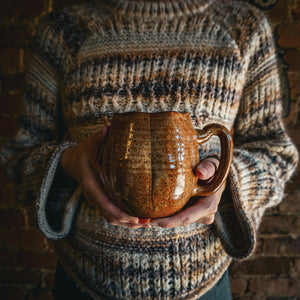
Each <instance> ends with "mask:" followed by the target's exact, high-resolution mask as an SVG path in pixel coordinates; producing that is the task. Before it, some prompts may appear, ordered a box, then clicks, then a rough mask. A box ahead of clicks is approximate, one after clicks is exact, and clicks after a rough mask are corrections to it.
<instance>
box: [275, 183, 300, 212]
mask: <svg viewBox="0 0 300 300" xmlns="http://www.w3.org/2000/svg"><path fill="white" fill-rule="evenodd" d="M298 182H299V181H297V183H296V182H295V183H294V187H292V184H290V185H288V188H289V189H287V191H286V193H288V196H287V197H285V198H284V199H283V201H282V202H281V203H280V205H279V211H280V212H281V213H282V214H284V213H291V214H299V213H300V207H299V206H300V205H299V203H300V194H299V183H298ZM297 185H298V189H297V187H296V186H297Z"/></svg>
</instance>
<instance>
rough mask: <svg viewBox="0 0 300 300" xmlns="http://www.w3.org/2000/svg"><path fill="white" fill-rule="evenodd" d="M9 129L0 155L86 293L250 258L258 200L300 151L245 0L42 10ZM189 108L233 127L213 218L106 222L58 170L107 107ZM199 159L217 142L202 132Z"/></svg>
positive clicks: (271, 57) (165, 286) (174, 295)
mask: <svg viewBox="0 0 300 300" xmlns="http://www.w3.org/2000/svg"><path fill="white" fill-rule="evenodd" d="M35 45H36V47H35V52H34V55H33V57H32V60H31V63H30V65H29V68H28V76H27V85H26V87H27V88H26V94H25V97H24V108H23V112H22V117H21V118H20V129H19V131H18V133H17V134H16V136H15V137H14V138H12V139H10V140H9V141H7V142H6V143H5V144H3V145H2V148H1V152H0V154H1V155H0V157H1V161H2V163H3V164H4V165H5V166H6V168H7V171H8V174H9V175H10V176H11V177H12V178H13V179H14V180H16V182H18V187H17V191H18V194H19V197H20V199H36V205H37V219H38V224H39V227H40V229H41V230H42V232H43V233H44V234H45V236H46V237H48V238H49V239H52V240H53V244H54V246H55V249H56V251H57V255H58V256H59V259H60V260H61V262H62V264H63V266H64V268H65V269H66V271H67V273H68V274H69V275H70V276H71V277H72V278H73V279H74V280H75V281H76V283H77V284H78V285H79V286H80V287H81V288H82V290H84V291H85V292H87V293H88V294H89V295H91V296H92V297H93V298H94V299H126V300H129V299H136V300H141V299H172V300H174V299H196V298H198V297H199V296H201V295H202V294H204V293H205V292H206V291H208V290H209V289H210V288H211V287H212V286H214V285H215V283H216V282H217V281H218V280H219V279H220V278H221V276H222V274H223V273H224V272H225V271H226V269H227V268H228V266H229V264H230V262H231V260H232V258H234V259H245V258H247V257H249V256H250V255H251V254H252V253H253V251H254V249H255V243H256V232H257V229H258V226H259V224H260V221H261V218H262V216H263V213H264V211H265V210H266V208H268V207H271V206H274V205H276V204H278V203H279V202H280V201H281V200H282V198H283V192H284V185H285V182H286V181H287V180H288V179H289V178H290V176H291V175H292V173H293V171H294V169H295V166H296V164H297V161H298V154H297V151H296V148H295V146H294V145H293V143H292V142H291V140H290V138H289V137H288V136H287V133H286V131H285V128H284V125H283V121H282V117H281V114H282V106H281V102H282V98H283V97H284V91H285V90H284V86H283V82H282V80H281V79H280V68H279V67H278V66H279V64H278V58H277V56H276V47H275V45H274V40H273V36H272V28H271V26H270V25H269V23H268V21H267V19H266V18H265V16H264V15H263V14H262V13H261V12H260V11H259V10H257V9H256V8H254V7H252V6H251V5H248V4H246V3H244V2H243V3H239V2H235V1H218V0H186V1H183V0H168V1H145V0H144V1H131V0H111V1H108V0H107V1H106V0H95V1H94V3H89V4H81V5H77V6H72V7H70V8H66V9H64V10H61V11H55V12H51V13H50V14H49V15H47V16H46V17H45V18H44V20H43V21H42V22H41V24H40V26H39V28H38V30H37V34H36V38H35ZM163 111H176V112H188V113H189V114H190V116H191V119H192V122H193V125H194V127H195V129H196V130H197V129H201V128H203V127H204V126H205V125H207V124H209V123H219V124H222V125H224V126H225V127H227V128H228V129H229V130H230V131H231V132H233V133H234V154H233V162H232V166H231V170H230V174H229V177H228V181H227V189H226V191H225V193H224V195H223V197H222V199H221V202H220V204H219V208H218V212H217V214H216V217H215V221H214V223H213V224H212V225H203V224H196V223H195V224H192V225H189V226H185V227H178V228H170V229H165V228H160V227H154V228H141V229H128V228H123V227H119V226H112V225H110V224H109V223H108V222H107V221H106V220H105V219H104V218H103V217H102V216H101V215H100V213H99V212H98V211H97V210H95V209H94V208H93V207H91V206H90V205H89V204H88V203H87V202H86V201H85V199H84V198H83V196H82V195H81V192H80V189H78V188H77V186H78V185H77V183H76V182H75V181H73V180H72V179H70V178H68V177H67V176H66V175H65V174H64V172H62V171H61V170H60V167H59V160H60V157H61V154H62V153H63V151H64V150H65V149H67V148H68V147H72V146H74V145H76V143H79V142H81V141H83V140H85V139H86V138H87V137H88V136H90V135H91V134H93V133H95V132H97V131H98V130H100V129H101V128H102V127H103V126H104V125H105V124H109V122H110V121H111V118H112V116H113V114H114V113H115V112H118V113H122V112H148V113H153V112H163ZM200 150H201V151H200V154H201V155H200V156H201V158H203V157H205V156H206V155H211V154H218V153H219V144H218V141H217V138H216V139H213V140H211V141H210V142H208V143H207V144H206V145H205V146H203V147H202V148H201V149H200Z"/></svg>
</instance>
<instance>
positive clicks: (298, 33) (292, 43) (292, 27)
mask: <svg viewBox="0 0 300 300" xmlns="http://www.w3.org/2000/svg"><path fill="white" fill-rule="evenodd" d="M277 32H278V34H279V39H278V45H279V46H280V47H283V48H290V47H300V24H280V25H279V26H278V29H277Z"/></svg>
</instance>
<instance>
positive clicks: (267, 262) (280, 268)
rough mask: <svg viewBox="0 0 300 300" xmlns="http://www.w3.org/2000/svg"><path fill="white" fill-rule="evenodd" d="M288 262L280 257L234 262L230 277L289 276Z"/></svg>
mask: <svg viewBox="0 0 300 300" xmlns="http://www.w3.org/2000/svg"><path fill="white" fill-rule="evenodd" d="M289 271H290V260H289V258H281V257H262V258H256V259H251V260H247V261H244V262H234V264H233V266H232V268H231V274H232V275H240V274H251V275H252V274H255V275H267V274H277V275H279V274H280V275H282V274H289Z"/></svg>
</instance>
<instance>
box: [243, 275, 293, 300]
mask: <svg viewBox="0 0 300 300" xmlns="http://www.w3.org/2000/svg"><path fill="white" fill-rule="evenodd" d="M249 290H250V293H251V294H254V295H257V294H259V295H268V296H276V297H294V296H299V280H298V279H289V278H254V279H251V280H249Z"/></svg>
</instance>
